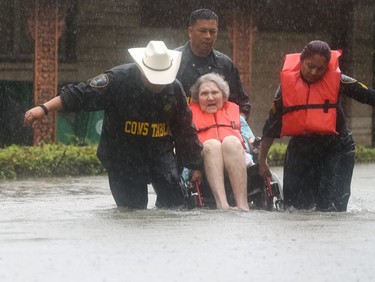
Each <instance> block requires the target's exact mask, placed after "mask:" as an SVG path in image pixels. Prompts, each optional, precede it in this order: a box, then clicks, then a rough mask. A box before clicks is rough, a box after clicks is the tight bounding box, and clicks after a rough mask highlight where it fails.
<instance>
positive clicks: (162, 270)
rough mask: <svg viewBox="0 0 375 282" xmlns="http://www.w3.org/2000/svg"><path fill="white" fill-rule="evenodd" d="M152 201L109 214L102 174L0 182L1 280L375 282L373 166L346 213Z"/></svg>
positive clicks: (361, 172) (360, 172)
mask: <svg viewBox="0 0 375 282" xmlns="http://www.w3.org/2000/svg"><path fill="white" fill-rule="evenodd" d="M274 171H275V172H276V173H277V174H278V175H279V176H282V169H281V168H275V169H274ZM154 201H155V195H154V193H153V191H152V189H150V201H149V209H148V210H144V211H126V210H121V209H117V208H116V206H115V204H114V201H113V199H112V196H111V194H110V191H109V186H108V182H107V178H106V176H100V177H79V178H56V179H37V180H22V181H2V182H0V206H1V213H0V281H375V267H374V266H375V164H370V165H356V167H355V171H354V176H353V182H352V197H351V199H350V202H349V209H348V212H346V213H319V212H310V211H299V212H292V213H291V212H267V211H251V212H249V213H244V212H236V211H227V212H219V211H215V210H205V209H199V210H185V211H178V210H158V209H155V208H154Z"/></svg>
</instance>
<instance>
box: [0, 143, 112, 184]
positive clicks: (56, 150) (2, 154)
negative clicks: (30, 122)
mask: <svg viewBox="0 0 375 282" xmlns="http://www.w3.org/2000/svg"><path fill="white" fill-rule="evenodd" d="M96 149H97V146H96V145H89V146H72V145H43V146H35V147H20V146H15V145H12V146H9V147H7V148H5V149H0V168H1V169H0V179H15V178H26V177H53V176H68V175H69V176H78V175H98V174H102V173H104V172H105V170H104V168H103V166H102V165H101V164H100V162H99V160H98V158H97V156H96Z"/></svg>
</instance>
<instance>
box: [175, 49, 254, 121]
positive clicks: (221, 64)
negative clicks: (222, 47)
mask: <svg viewBox="0 0 375 282" xmlns="http://www.w3.org/2000/svg"><path fill="white" fill-rule="evenodd" d="M176 50H178V51H181V52H182V58H181V66H180V69H179V70H178V73H177V79H178V80H179V81H181V83H182V85H183V87H184V90H185V92H186V96H187V97H189V98H190V97H191V94H190V87H191V86H193V84H194V83H195V82H196V80H197V79H198V78H199V77H200V76H202V75H205V74H207V73H211V72H213V73H217V74H220V75H221V76H223V77H224V79H225V80H226V82H228V85H229V90H230V96H229V101H231V102H233V103H236V104H237V105H238V106H239V107H240V112H241V113H244V114H245V115H246V116H247V117H249V115H250V102H249V96H248V95H247V93H246V91H245V88H244V86H243V84H242V82H241V78H240V74H239V72H238V69H237V67H236V66H235V65H234V63H233V61H232V60H231V59H230V58H229V57H228V56H226V55H225V54H223V53H221V52H219V51H217V50H213V51H212V52H211V53H210V55H209V56H208V57H204V58H202V57H198V56H196V55H194V53H193V52H192V51H191V48H190V42H188V43H186V44H185V45H184V46H182V47H179V48H177V49H176ZM189 98H188V99H189Z"/></svg>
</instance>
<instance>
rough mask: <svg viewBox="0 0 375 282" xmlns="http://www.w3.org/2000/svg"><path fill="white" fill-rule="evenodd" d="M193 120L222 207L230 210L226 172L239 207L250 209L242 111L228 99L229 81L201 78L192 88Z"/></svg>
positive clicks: (210, 183)
mask: <svg viewBox="0 0 375 282" xmlns="http://www.w3.org/2000/svg"><path fill="white" fill-rule="evenodd" d="M190 92H191V95H192V96H191V98H192V103H191V104H190V108H191V110H192V112H193V122H194V124H195V126H196V128H197V130H198V137H199V140H200V141H201V142H202V144H203V151H202V155H203V159H204V169H205V174H206V178H207V181H208V184H209V186H210V188H211V191H212V194H213V196H214V198H215V202H216V207H217V208H218V209H220V210H225V209H230V208H231V207H230V206H229V204H228V200H227V196H226V191H225V186H224V173H225V171H226V172H227V174H228V176H229V181H230V184H231V187H232V190H233V196H234V199H235V202H236V208H237V209H239V210H243V211H248V210H249V205H248V202H247V171H246V158H245V150H244V143H243V139H242V136H241V132H240V128H241V126H240V111H239V108H238V106H237V105H236V104H234V103H232V102H229V101H228V97H229V87H228V83H227V82H226V81H225V80H224V79H223V78H222V77H221V76H220V75H218V74H215V73H209V74H206V75H203V76H201V77H200V78H198V80H197V81H196V83H195V84H194V85H193V86H192V87H191V89H190Z"/></svg>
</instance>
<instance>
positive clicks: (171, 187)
mask: <svg viewBox="0 0 375 282" xmlns="http://www.w3.org/2000/svg"><path fill="white" fill-rule="evenodd" d="M155 155H156V154H155ZM147 164H148V165H147V166H144V165H143V166H142V167H140V166H137V163H136V162H135V163H134V166H133V167H129V166H121V165H111V166H108V167H107V171H108V179H109V186H110V189H111V192H112V196H113V198H114V200H115V202H116V205H117V206H118V207H126V208H130V209H146V208H147V204H148V190H147V184H149V183H151V184H152V186H153V188H154V190H155V193H156V196H157V198H156V207H158V208H177V207H180V206H181V205H183V203H184V198H183V195H182V192H181V189H180V187H179V173H178V167H177V160H176V156H175V155H174V154H173V152H167V153H164V154H163V155H162V156H161V157H160V154H159V158H157V157H156V158H155V159H152V158H150V159H149V160H148V161H147Z"/></svg>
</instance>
